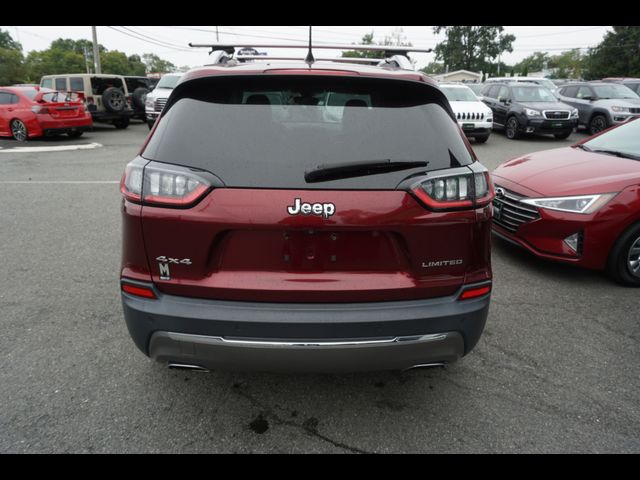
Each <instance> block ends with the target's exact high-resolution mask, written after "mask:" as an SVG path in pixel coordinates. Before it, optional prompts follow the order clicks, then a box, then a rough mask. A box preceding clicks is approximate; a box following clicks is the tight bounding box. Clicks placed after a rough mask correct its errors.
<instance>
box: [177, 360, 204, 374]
mask: <svg viewBox="0 0 640 480" xmlns="http://www.w3.org/2000/svg"><path fill="white" fill-rule="evenodd" d="M167 366H168V367H169V370H189V371H192V372H194V371H195V372H208V371H209V369H208V368H204V367H201V366H200V365H192V364H190V363H174V362H169V363H168V364H167Z"/></svg>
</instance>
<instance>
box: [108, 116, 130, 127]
mask: <svg viewBox="0 0 640 480" xmlns="http://www.w3.org/2000/svg"><path fill="white" fill-rule="evenodd" d="M112 123H113V125H114V126H115V127H116V128H117V129H118V130H124V129H125V128H127V127H128V126H129V117H124V118H120V119H118V120H114V121H113V122H112Z"/></svg>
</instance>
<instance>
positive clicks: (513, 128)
mask: <svg viewBox="0 0 640 480" xmlns="http://www.w3.org/2000/svg"><path fill="white" fill-rule="evenodd" d="M519 127H520V123H519V122H518V119H517V118H516V117H513V116H511V117H509V119H508V120H507V125H506V127H505V133H506V135H507V138H508V139H509V140H517V139H518V138H520V136H521V134H520V132H519V131H518V128H519Z"/></svg>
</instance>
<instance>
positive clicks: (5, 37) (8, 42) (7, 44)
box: [0, 30, 22, 52]
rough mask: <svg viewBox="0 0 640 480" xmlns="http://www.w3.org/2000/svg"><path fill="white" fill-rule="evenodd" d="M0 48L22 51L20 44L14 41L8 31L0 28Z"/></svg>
mask: <svg viewBox="0 0 640 480" xmlns="http://www.w3.org/2000/svg"><path fill="white" fill-rule="evenodd" d="M0 48H4V49H6V50H17V51H19V52H21V51H22V45H20V44H19V43H18V42H16V41H15V40H14V39H13V37H12V36H11V34H10V33H9V32H6V31H4V30H0Z"/></svg>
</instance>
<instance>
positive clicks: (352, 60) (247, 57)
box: [235, 55, 384, 65]
mask: <svg viewBox="0 0 640 480" xmlns="http://www.w3.org/2000/svg"><path fill="white" fill-rule="evenodd" d="M235 59H236V60H238V61H239V62H242V61H246V60H285V61H289V60H291V61H296V60H303V61H304V60H306V57H281V56H277V57H271V56H265V55H236V56H235ZM315 60H316V62H336V63H365V64H368V65H376V64H378V63H380V62H384V58H373V57H366V58H363V57H335V58H330V57H319V58H316V59H315Z"/></svg>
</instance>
